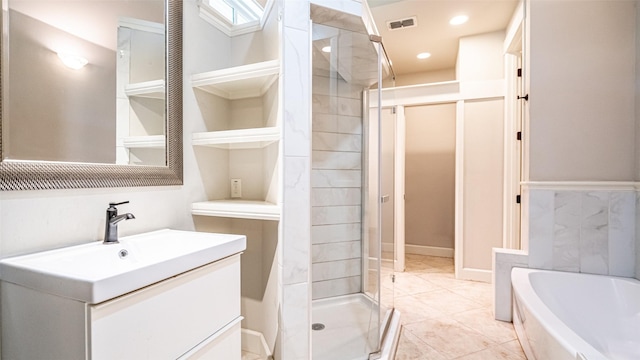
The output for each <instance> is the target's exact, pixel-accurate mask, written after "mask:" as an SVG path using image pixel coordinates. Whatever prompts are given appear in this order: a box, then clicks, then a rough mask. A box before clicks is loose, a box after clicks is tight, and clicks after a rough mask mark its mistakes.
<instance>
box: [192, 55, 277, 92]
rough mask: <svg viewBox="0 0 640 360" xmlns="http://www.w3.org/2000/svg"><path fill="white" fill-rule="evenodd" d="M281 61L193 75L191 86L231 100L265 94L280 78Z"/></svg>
mask: <svg viewBox="0 0 640 360" xmlns="http://www.w3.org/2000/svg"><path fill="white" fill-rule="evenodd" d="M279 73H280V61H278V60H270V61H263V62H260V63H255V64H249V65H242V66H236V67H232V68H227V69H222V70H214V71H209V72H205V73H200V74H195V75H193V76H191V86H193V87H194V88H198V89H201V90H203V91H206V92H208V93H211V94H214V95H217V96H220V97H223V98H225V99H229V100H237V99H245V98H250V97H258V96H262V95H264V93H265V92H266V91H267V90H268V89H269V87H270V86H271V85H272V84H273V83H274V82H275V81H276V80H277V79H278V75H279Z"/></svg>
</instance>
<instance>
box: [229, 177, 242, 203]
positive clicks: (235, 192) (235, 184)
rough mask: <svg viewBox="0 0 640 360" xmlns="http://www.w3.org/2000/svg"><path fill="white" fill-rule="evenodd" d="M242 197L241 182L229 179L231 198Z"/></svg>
mask: <svg viewBox="0 0 640 360" xmlns="http://www.w3.org/2000/svg"><path fill="white" fill-rule="evenodd" d="M241 197H242V180H240V179H231V198H232V199H237V198H241Z"/></svg>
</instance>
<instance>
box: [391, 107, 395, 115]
mask: <svg viewBox="0 0 640 360" xmlns="http://www.w3.org/2000/svg"><path fill="white" fill-rule="evenodd" d="M391 113H392V114H395V113H396V107H395V106H394V107H392V108H391Z"/></svg>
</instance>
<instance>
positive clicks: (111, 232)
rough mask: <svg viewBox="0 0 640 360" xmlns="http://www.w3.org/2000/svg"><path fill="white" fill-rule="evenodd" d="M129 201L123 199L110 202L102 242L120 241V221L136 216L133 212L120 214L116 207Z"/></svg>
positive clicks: (115, 242) (113, 242)
mask: <svg viewBox="0 0 640 360" xmlns="http://www.w3.org/2000/svg"><path fill="white" fill-rule="evenodd" d="M128 203H129V202H128V201H123V202H120V203H109V208H108V209H107V221H106V223H105V225H104V241H103V242H102V243H103V244H117V243H119V241H118V223H119V222H120V221H122V220H130V219H135V218H136V217H135V216H133V214H131V213H126V214H122V215H118V208H116V206H118V205H122V204H128Z"/></svg>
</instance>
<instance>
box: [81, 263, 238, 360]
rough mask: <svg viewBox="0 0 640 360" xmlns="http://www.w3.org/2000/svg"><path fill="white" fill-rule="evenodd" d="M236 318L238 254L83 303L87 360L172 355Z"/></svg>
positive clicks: (196, 343) (198, 342)
mask: <svg viewBox="0 0 640 360" xmlns="http://www.w3.org/2000/svg"><path fill="white" fill-rule="evenodd" d="M239 316H240V255H239V254H238V255H234V256H231V257H229V258H226V259H223V260H220V261H217V262H214V263H211V264H209V265H205V266H203V267H200V268H198V269H195V270H192V271H189V272H187V273H184V274H181V275H178V276H176V277H173V278H170V279H167V280H165V281H162V282H160V283H157V284H154V285H151V286H148V287H146V288H143V289H141V290H139V291H136V292H133V293H130V294H127V295H124V296H121V297H118V298H116V299H113V300H109V301H106V302H104V303H101V304H96V305H90V306H88V319H87V320H88V339H87V340H88V341H87V342H88V343H89V344H90V345H89V349H88V350H89V354H90V357H89V358H90V359H109V360H111V359H136V360H137V359H154V360H155V359H176V358H178V357H180V356H181V355H183V354H185V353H186V352H187V351H189V350H190V349H192V348H194V347H195V346H196V345H198V344H200V343H201V342H203V341H205V339H207V338H208V337H209V336H210V335H211V334H214V333H216V332H217V331H218V330H220V329H221V328H223V327H225V326H226V325H228V324H230V323H232V322H233V321H234V320H236V319H237V318H238V317H239ZM238 351H240V346H238Z"/></svg>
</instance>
